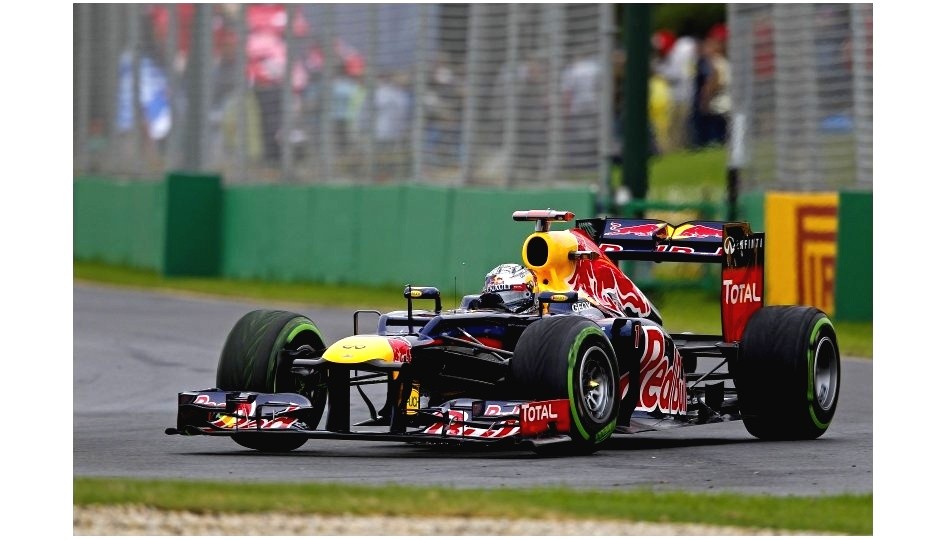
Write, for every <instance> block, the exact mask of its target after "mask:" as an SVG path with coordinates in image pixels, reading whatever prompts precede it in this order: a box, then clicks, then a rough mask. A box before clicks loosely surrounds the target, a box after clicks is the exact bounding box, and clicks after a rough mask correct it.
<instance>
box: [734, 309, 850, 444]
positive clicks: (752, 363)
mask: <svg viewBox="0 0 946 540" xmlns="http://www.w3.org/2000/svg"><path fill="white" fill-rule="evenodd" d="M739 349H740V352H739V359H738V362H737V363H736V370H735V371H734V374H733V375H734V382H735V385H736V392H737V394H738V399H739V409H740V412H741V414H742V416H743V423H744V424H745V426H746V429H747V430H748V431H749V433H751V434H752V435H754V436H755V437H758V438H760V439H765V440H800V439H816V438H818V437H820V436H821V435H822V434H824V432H825V431H827V429H828V426H830V424H831V420H832V419H833V418H834V413H835V410H836V409H837V406H838V396H839V394H840V392H839V390H840V387H841V357H840V352H839V351H840V349H839V348H838V342H837V334H836V333H835V331H834V327H833V326H832V325H831V321H830V320H829V319H828V317H827V315H825V314H824V312H822V311H821V310H819V309H816V308H813V307H806V306H768V307H764V308H762V309H760V310H759V311H757V312H756V313H755V314H753V315H752V317H751V318H750V319H749V322H748V323H747V324H746V329H745V332H744V333H743V338H742V341H741V342H740V344H739ZM816 366H821V368H822V370H821V373H822V374H824V373H826V372H827V373H832V374H831V375H830V376H828V377H823V378H822V381H825V383H826V384H824V385H822V386H819V387H818V388H816V386H818V385H816V382H817V380H818V378H817V377H816ZM825 368H827V370H825ZM819 392H821V394H820V395H821V396H823V400H824V401H825V402H826V403H824V404H822V402H821V400H819V397H818V396H819Z"/></svg>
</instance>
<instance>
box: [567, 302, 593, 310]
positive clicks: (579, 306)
mask: <svg viewBox="0 0 946 540" xmlns="http://www.w3.org/2000/svg"><path fill="white" fill-rule="evenodd" d="M593 308H594V306H593V305H591V302H575V303H574V304H572V311H584V310H586V309H593Z"/></svg>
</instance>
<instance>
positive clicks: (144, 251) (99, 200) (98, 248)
mask: <svg viewBox="0 0 946 540" xmlns="http://www.w3.org/2000/svg"><path fill="white" fill-rule="evenodd" d="M166 199H167V190H166V185H165V183H164V182H147V181H135V182H121V181H115V180H106V179H102V178H83V179H81V180H78V181H76V182H74V183H73V229H72V243H73V256H74V257H75V258H77V259H81V260H89V261H100V262H105V263H110V264H116V265H123V266H132V267H136V268H143V269H150V270H160V269H161V268H162V264H163V257H164V239H165V216H166Z"/></svg>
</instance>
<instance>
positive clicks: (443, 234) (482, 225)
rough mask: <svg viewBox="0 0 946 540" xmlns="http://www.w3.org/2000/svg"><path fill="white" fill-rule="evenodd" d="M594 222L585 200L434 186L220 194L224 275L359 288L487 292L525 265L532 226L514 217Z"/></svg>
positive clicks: (582, 194)
mask: <svg viewBox="0 0 946 540" xmlns="http://www.w3.org/2000/svg"><path fill="white" fill-rule="evenodd" d="M549 207H550V208H564V209H569V210H572V211H574V212H575V213H576V215H578V216H588V215H592V212H593V209H594V197H593V194H592V193H591V192H590V191H587V190H542V191H524V190H516V191H506V190H498V189H461V188H444V187H432V186H354V187H350V186H345V187H339V186H311V187H295V186H245V187H234V188H228V189H225V190H224V192H223V212H222V214H223V217H222V219H223V225H222V231H223V242H222V257H221V273H222V274H223V275H224V276H226V277H233V278H262V279H268V280H277V281H317V282H324V283H355V284H363V285H392V284H393V285H403V284H406V283H412V284H423V285H434V286H438V287H440V288H441V289H443V290H444V291H445V292H446V291H452V288H453V287H454V279H456V286H457V287H458V289H459V290H460V291H465V290H472V289H476V288H478V287H480V286H481V285H482V283H481V281H482V277H483V275H485V274H486V272H487V271H488V270H490V269H491V268H492V267H494V266H496V265H497V264H500V263H502V262H506V261H518V260H521V254H520V249H521V246H522V241H523V239H524V238H525V237H526V236H527V235H528V234H529V233H530V232H531V230H532V224H529V223H516V222H513V221H512V219H511V216H512V212H513V211H514V210H520V209H528V208H549Z"/></svg>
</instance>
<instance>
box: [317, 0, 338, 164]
mask: <svg viewBox="0 0 946 540" xmlns="http://www.w3.org/2000/svg"><path fill="white" fill-rule="evenodd" d="M320 7H321V8H322V9H321V13H322V58H323V61H322V73H321V74H320V75H319V79H320V81H319V83H320V84H319V98H320V101H321V104H320V107H319V117H320V124H319V143H320V144H319V147H320V151H319V158H320V159H319V161H320V162H321V163H320V167H319V176H321V177H322V181H323V182H326V181H329V180H331V179H332V177H333V176H334V175H335V151H336V145H335V120H334V119H333V118H332V115H333V113H334V111H333V105H334V102H335V99H334V95H335V4H322V5H321V6H320Z"/></svg>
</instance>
